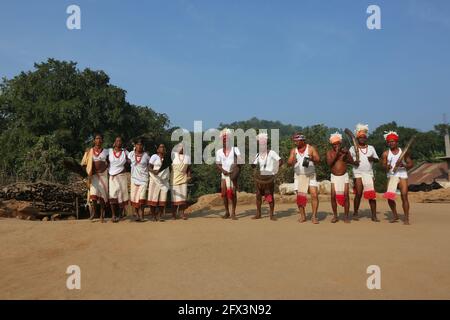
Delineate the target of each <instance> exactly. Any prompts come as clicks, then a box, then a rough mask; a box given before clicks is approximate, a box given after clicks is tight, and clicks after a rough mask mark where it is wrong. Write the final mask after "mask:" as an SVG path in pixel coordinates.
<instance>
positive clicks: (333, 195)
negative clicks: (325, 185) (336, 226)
mask: <svg viewBox="0 0 450 320" xmlns="http://www.w3.org/2000/svg"><path fill="white" fill-rule="evenodd" d="M330 196H331V199H330V201H331V209H332V210H333V219H331V222H332V223H336V222H338V221H339V218H338V215H337V202H336V191H335V190H334V183H332V184H331V195H330Z"/></svg>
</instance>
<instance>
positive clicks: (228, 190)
mask: <svg viewBox="0 0 450 320" xmlns="http://www.w3.org/2000/svg"><path fill="white" fill-rule="evenodd" d="M222 181H225V190H222V197H227V198H228V199H233V196H234V193H235V191H236V186H235V185H234V182H233V181H232V180H231V178H230V176H229V175H228V176H226V175H224V174H223V173H222V176H221V183H222Z"/></svg>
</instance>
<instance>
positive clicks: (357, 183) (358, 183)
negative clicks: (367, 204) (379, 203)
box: [353, 178, 363, 220]
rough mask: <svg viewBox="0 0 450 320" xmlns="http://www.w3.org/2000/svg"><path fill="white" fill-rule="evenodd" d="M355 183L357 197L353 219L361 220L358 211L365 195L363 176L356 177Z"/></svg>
mask: <svg viewBox="0 0 450 320" xmlns="http://www.w3.org/2000/svg"><path fill="white" fill-rule="evenodd" d="M354 183H355V189H356V194H355V199H354V200H353V219H354V220H359V217H358V212H359V206H360V204H361V198H362V195H363V183H362V178H356V179H354Z"/></svg>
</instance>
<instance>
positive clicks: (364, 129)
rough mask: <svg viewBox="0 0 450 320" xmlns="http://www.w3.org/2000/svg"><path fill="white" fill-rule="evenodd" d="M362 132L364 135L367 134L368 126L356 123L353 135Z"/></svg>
mask: <svg viewBox="0 0 450 320" xmlns="http://www.w3.org/2000/svg"><path fill="white" fill-rule="evenodd" d="M361 131H363V132H364V133H365V134H366V135H368V134H369V125H368V124H363V123H358V124H357V125H356V129H355V134H358V132H361Z"/></svg>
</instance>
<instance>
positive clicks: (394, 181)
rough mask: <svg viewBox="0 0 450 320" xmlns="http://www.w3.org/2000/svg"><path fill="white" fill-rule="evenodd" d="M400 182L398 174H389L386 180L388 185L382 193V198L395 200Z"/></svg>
mask: <svg viewBox="0 0 450 320" xmlns="http://www.w3.org/2000/svg"><path fill="white" fill-rule="evenodd" d="M399 182H400V178H399V177H398V176H390V177H389V180H388V186H387V190H386V192H385V193H384V194H383V198H385V199H388V200H395V198H396V196H397V186H398V183H399Z"/></svg>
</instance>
